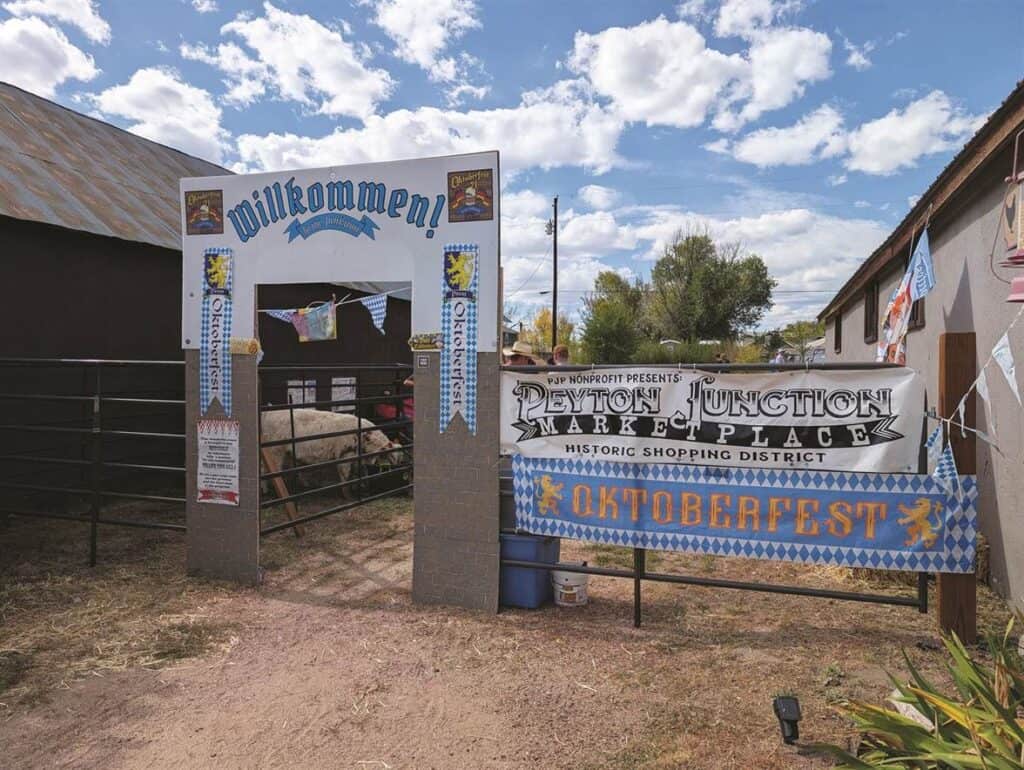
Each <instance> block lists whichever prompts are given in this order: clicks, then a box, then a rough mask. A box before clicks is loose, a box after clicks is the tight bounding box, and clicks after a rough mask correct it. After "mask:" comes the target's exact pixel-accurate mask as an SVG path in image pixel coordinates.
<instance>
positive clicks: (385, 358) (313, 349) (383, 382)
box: [258, 283, 412, 419]
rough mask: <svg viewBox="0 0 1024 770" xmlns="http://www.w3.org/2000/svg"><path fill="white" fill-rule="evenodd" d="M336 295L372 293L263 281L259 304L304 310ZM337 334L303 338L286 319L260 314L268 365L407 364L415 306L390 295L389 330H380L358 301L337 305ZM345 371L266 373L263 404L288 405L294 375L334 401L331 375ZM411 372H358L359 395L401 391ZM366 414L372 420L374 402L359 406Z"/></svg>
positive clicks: (320, 396)
mask: <svg viewBox="0 0 1024 770" xmlns="http://www.w3.org/2000/svg"><path fill="white" fill-rule="evenodd" d="M331 294H334V295H336V298H337V300H341V299H342V298H343V297H344V296H345V295H346V294H347V295H349V297H348V299H349V300H353V299H359V298H360V297H367V296H370V295H369V294H366V293H364V292H359V291H354V290H352V289H347V288H345V287H343V286H336V285H334V284H330V283H299V284H279V285H264V286H260V287H259V292H258V302H259V307H260V308H262V309H268V308H285V309H287V308H300V307H306V306H307V305H308V304H309V303H311V302H320V301H324V300H328V299H330V297H331ZM336 312H337V318H336V320H337V324H338V338H337V339H336V340H324V341H322V342H299V338H298V335H297V334H296V333H295V329H294V327H292V325H291V324H289V323H286V322H284V321H279V320H277V319H276V318H271V317H270V316H268V315H266V314H265V313H260V314H259V321H258V323H259V335H260V344H261V345H262V346H263V352H264V359H263V366H274V365H284V364H289V365H291V364H309V365H310V366H332V365H351V366H360V365H365V364H403V365H406V366H409V367H411V366H412V352H411V351H410V350H409V336H410V329H411V320H412V319H411V316H412V305H411V303H410V302H409V301H408V300H403V299H394V298H390V299H389V300H388V314H387V318H386V319H385V321H384V331H385V334H381V333H380V332H378V331H377V328H376V327H375V326H374V325H373V321H372V320H371V318H370V312H369V311H368V310H367V309H366V308H365V307H363V305H362V304H361V303H359V302H350V303H348V304H345V305H340V306H339V307H338V308H337V311H336ZM340 374H343V372H340V371H335V372H330V371H320V372H317V371H312V370H311V371H308V372H306V373H303V371H302V370H299V369H296V370H290V371H288V372H274V371H263V372H262V374H261V377H260V387H261V389H262V390H261V402H262V403H264V404H267V403H286V402H287V395H286V393H287V391H286V388H287V381H288V380H289V379H292V380H296V379H311V380H316V383H317V396H316V397H317V400H320V401H328V400H330V399H331V378H332V376H334V375H340ZM405 374H407V372H404V371H403V372H400V373H399V372H395V371H372V370H367V371H361V372H359V373H358V395H359V396H360V397H365V396H379V395H383V394H384V393H385V392H387V393H396V392H398V391H399V390H400V386H399V383H400V382H401V380H402V379H404V377H405ZM359 413H360V414H361V415H362V416H363V417H368V418H371V419H372V418H373V416H374V415H373V411H372V406H365V407H363V408H360V409H359Z"/></svg>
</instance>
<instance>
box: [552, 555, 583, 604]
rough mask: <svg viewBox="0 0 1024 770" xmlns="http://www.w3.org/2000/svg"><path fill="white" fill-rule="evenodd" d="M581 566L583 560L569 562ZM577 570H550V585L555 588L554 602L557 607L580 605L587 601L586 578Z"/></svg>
mask: <svg viewBox="0 0 1024 770" xmlns="http://www.w3.org/2000/svg"><path fill="white" fill-rule="evenodd" d="M569 563H570V564H573V566H576V565H577V564H578V565H579V566H581V567H582V566H583V564H584V563H583V562H569ZM588 577H589V576H588V575H585V574H581V573H579V572H562V571H561V570H557V569H553V570H551V585H552V587H553V588H554V589H555V604H557V605H558V606H559V607H582V606H583V605H584V604H586V603H587V578H588Z"/></svg>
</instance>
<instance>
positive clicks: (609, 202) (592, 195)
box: [576, 184, 622, 211]
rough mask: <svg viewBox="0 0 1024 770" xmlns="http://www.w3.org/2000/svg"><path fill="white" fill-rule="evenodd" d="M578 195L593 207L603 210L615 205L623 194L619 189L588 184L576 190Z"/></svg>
mask: <svg viewBox="0 0 1024 770" xmlns="http://www.w3.org/2000/svg"><path fill="white" fill-rule="evenodd" d="M576 195H578V196H579V198H580V199H581V200H582V201H583V202H584V203H586V204H587V205H588V206H590V208H592V209H598V210H599V211H603V210H605V209H610V208H612V207H614V206H615V205H616V204H618V202H619V198H621V197H622V196H621V195H620V194H619V191H618V190H613V189H612V188H611V187H603V186H602V185H599V184H588V185H584V186H583V187H581V188H580V189H579V190H577V191H576Z"/></svg>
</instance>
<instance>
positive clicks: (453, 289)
mask: <svg viewBox="0 0 1024 770" xmlns="http://www.w3.org/2000/svg"><path fill="white" fill-rule="evenodd" d="M478 257H479V249H478V248H477V246H476V244H472V243H452V244H448V245H447V246H445V247H444V274H443V275H442V277H441V291H442V298H441V414H440V419H439V420H438V426H439V430H440V432H441V433H444V432H445V431H446V430H447V429H448V425H449V424H450V423H451V421H452V419H454V417H455V415H457V414H461V415H462V419H463V420H464V421H465V423H466V427H467V428H469V432H470V433H472V434H474V435H476V348H477V295H478V285H479V280H480V276H479V271H478V269H477V265H478V262H479V260H478Z"/></svg>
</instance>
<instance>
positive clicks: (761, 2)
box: [715, 0, 803, 37]
mask: <svg viewBox="0 0 1024 770" xmlns="http://www.w3.org/2000/svg"><path fill="white" fill-rule="evenodd" d="M802 6H803V3H802V2H801V0H723V2H722V5H721V7H720V8H719V9H718V18H717V19H716V20H715V34H716V35H718V36H719V37H730V36H739V37H750V36H752V35H755V34H756V33H757V32H758V31H759V30H761V29H764V28H766V27H770V26H771V25H772V24H773V23H774V22H775V20H776V19H778V18H779V17H781V16H783V15H785V14H788V13H795V12H796V11H798V10H800V8H801V7H802Z"/></svg>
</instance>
